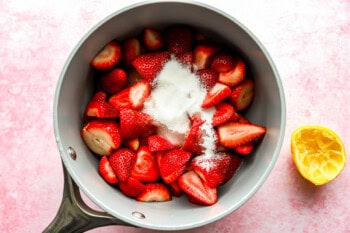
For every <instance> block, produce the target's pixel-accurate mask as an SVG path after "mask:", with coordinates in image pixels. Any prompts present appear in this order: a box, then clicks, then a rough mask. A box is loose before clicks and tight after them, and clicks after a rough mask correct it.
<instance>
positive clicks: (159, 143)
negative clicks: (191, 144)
mask: <svg viewBox="0 0 350 233" xmlns="http://www.w3.org/2000/svg"><path fill="white" fill-rule="evenodd" d="M148 146H149V149H150V151H161V150H170V149H175V148H176V147H177V146H176V145H173V144H172V143H171V142H169V141H168V140H167V139H165V138H163V137H161V136H158V135H152V136H149V137H148Z"/></svg>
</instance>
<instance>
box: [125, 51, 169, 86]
mask: <svg viewBox="0 0 350 233" xmlns="http://www.w3.org/2000/svg"><path fill="white" fill-rule="evenodd" d="M169 60H170V54H169V53H168V52H156V53H147V54H141V55H140V56H137V57H136V58H135V59H134V60H133V61H132V65H133V66H134V67H135V69H136V70H137V71H138V72H139V73H140V74H141V75H142V77H144V78H145V79H146V80H147V81H148V82H150V83H152V82H153V80H154V79H155V78H156V76H157V74H158V73H159V71H161V70H162V68H163V66H164V64H165V63H166V62H167V61H169Z"/></svg>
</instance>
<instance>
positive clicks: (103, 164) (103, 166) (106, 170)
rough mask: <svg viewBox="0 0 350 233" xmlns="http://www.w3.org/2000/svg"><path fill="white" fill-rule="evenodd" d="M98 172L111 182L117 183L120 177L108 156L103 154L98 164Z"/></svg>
mask: <svg viewBox="0 0 350 233" xmlns="http://www.w3.org/2000/svg"><path fill="white" fill-rule="evenodd" d="M98 173H99V174H100V175H101V176H102V178H103V179H104V180H105V181H106V182H107V183H109V184H117V183H118V178H117V176H116V175H115V173H114V171H113V169H112V167H111V165H110V164H109V161H108V159H107V156H103V157H102V158H101V160H100V162H99V165H98Z"/></svg>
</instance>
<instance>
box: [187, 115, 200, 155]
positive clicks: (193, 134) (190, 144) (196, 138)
mask: <svg viewBox="0 0 350 233" xmlns="http://www.w3.org/2000/svg"><path fill="white" fill-rule="evenodd" d="M203 123H204V121H202V120H201V119H200V118H199V117H194V119H193V120H192V125H191V129H190V131H189V133H188V135H187V137H186V140H185V143H184V145H183V148H184V150H186V151H189V152H191V153H194V154H202V152H203V149H204V148H203V147H202V146H201V144H202V141H203V139H202V136H203V131H202V129H201V126H202V125H203Z"/></svg>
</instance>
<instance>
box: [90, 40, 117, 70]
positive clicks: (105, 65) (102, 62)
mask: <svg viewBox="0 0 350 233" xmlns="http://www.w3.org/2000/svg"><path fill="white" fill-rule="evenodd" d="M121 59H122V48H121V46H120V45H119V44H118V43H117V42H116V41H111V42H109V43H108V44H107V45H106V46H105V47H104V48H103V49H102V50H101V51H100V52H99V53H98V54H97V55H96V57H94V59H93V60H92V61H91V65H92V66H93V67H94V68H96V69H98V70H109V69H111V68H112V67H113V66H115V65H116V64H118V63H119V62H120V60H121Z"/></svg>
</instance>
